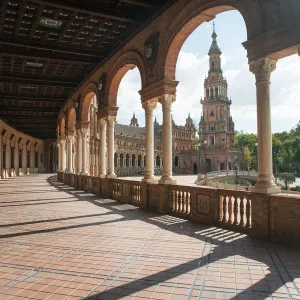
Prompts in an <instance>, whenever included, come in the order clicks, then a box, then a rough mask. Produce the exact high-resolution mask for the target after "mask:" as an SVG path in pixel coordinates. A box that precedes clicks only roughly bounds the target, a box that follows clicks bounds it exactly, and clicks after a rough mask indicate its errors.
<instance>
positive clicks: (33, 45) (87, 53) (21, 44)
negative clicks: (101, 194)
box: [0, 39, 103, 58]
mask: <svg viewBox="0 0 300 300" xmlns="http://www.w3.org/2000/svg"><path fill="white" fill-rule="evenodd" d="M1 44H2V45H8V46H14V47H26V48H31V49H38V50H43V51H53V52H61V53H67V54H72V55H78V56H88V57H94V58H99V57H100V58H101V57H103V56H102V55H98V54H97V52H91V51H84V50H82V51H80V50H79V51H71V50H69V48H64V47H58V46H51V45H45V44H39V43H34V42H32V41H30V42H26V41H22V42H17V41H16V40H14V39H1V40H0V45H1Z"/></svg>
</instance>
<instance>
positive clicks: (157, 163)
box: [156, 155, 160, 167]
mask: <svg viewBox="0 0 300 300" xmlns="http://www.w3.org/2000/svg"><path fill="white" fill-rule="evenodd" d="M156 166H157V167H160V156H159V155H157V156H156Z"/></svg>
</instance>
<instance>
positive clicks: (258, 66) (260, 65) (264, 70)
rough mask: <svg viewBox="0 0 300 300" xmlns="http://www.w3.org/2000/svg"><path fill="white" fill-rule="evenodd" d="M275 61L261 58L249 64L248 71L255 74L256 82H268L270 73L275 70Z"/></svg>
mask: <svg viewBox="0 0 300 300" xmlns="http://www.w3.org/2000/svg"><path fill="white" fill-rule="evenodd" d="M276 63H277V60H276V59H272V58H269V57H263V58H260V59H258V60H256V61H251V62H249V69H250V71H251V72H252V73H253V74H255V77H256V82H260V81H267V80H270V75H271V72H273V71H274V70H275V69H276Z"/></svg>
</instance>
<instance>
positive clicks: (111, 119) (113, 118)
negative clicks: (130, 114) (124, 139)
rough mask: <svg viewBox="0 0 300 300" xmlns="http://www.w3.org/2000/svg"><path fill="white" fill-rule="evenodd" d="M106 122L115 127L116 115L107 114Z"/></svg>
mask: <svg viewBox="0 0 300 300" xmlns="http://www.w3.org/2000/svg"><path fill="white" fill-rule="evenodd" d="M106 122H107V125H108V126H109V127H113V126H114V125H115V122H116V116H107V117H106Z"/></svg>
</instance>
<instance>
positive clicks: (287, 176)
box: [278, 173, 296, 190]
mask: <svg viewBox="0 0 300 300" xmlns="http://www.w3.org/2000/svg"><path fill="white" fill-rule="evenodd" d="M278 178H279V180H281V181H283V182H284V184H285V188H286V190H287V189H288V187H289V185H290V184H291V183H294V182H295V181H296V177H295V176H294V175H293V174H291V173H281V174H279V176H278Z"/></svg>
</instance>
